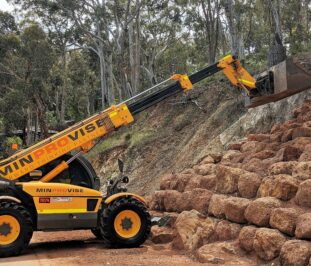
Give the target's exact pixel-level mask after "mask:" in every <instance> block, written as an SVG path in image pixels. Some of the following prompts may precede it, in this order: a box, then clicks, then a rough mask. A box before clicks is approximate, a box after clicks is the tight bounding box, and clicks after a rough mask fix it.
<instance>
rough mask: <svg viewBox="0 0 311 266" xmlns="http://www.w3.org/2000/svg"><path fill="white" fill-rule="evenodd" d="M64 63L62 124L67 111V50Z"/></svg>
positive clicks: (63, 58)
mask: <svg viewBox="0 0 311 266" xmlns="http://www.w3.org/2000/svg"><path fill="white" fill-rule="evenodd" d="M62 60H63V62H62V64H63V71H64V83H63V86H62V88H61V105H60V124H61V125H62V126H63V125H64V124H65V113H66V98H67V86H68V84H67V57H66V51H65V50H64V51H63V55H62Z"/></svg>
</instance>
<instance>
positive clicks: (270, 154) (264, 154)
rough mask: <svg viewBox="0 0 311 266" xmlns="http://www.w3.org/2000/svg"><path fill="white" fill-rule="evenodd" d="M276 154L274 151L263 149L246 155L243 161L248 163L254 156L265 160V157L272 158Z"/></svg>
mask: <svg viewBox="0 0 311 266" xmlns="http://www.w3.org/2000/svg"><path fill="white" fill-rule="evenodd" d="M274 156H275V152H274V151H271V150H263V151H260V152H256V153H252V154H250V155H248V156H246V157H245V159H244V160H243V163H247V162H249V161H250V160H251V159H253V158H256V159H260V160H264V159H268V158H272V157H274Z"/></svg>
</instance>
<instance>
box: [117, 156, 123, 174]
mask: <svg viewBox="0 0 311 266" xmlns="http://www.w3.org/2000/svg"><path fill="white" fill-rule="evenodd" d="M118 166H119V170H120V172H121V173H123V170H124V163H123V161H122V160H120V159H118Z"/></svg>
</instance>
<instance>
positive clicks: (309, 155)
mask: <svg viewBox="0 0 311 266" xmlns="http://www.w3.org/2000/svg"><path fill="white" fill-rule="evenodd" d="M298 161H299V162H307V161H311V145H310V144H309V145H307V146H306V147H305V149H304V151H303V153H302V154H301V155H300V157H299V159H298Z"/></svg>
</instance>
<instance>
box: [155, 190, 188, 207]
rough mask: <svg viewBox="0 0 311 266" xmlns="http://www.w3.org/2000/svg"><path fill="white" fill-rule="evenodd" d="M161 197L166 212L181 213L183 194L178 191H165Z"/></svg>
mask: <svg viewBox="0 0 311 266" xmlns="http://www.w3.org/2000/svg"><path fill="white" fill-rule="evenodd" d="M161 192H162V191H161ZM160 197H162V200H161V202H163V206H164V210H165V211H167V212H180V211H181V210H182V209H183V207H182V203H183V200H182V193H180V192H178V191H176V190H164V191H163V193H162V194H161V195H160Z"/></svg>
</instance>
